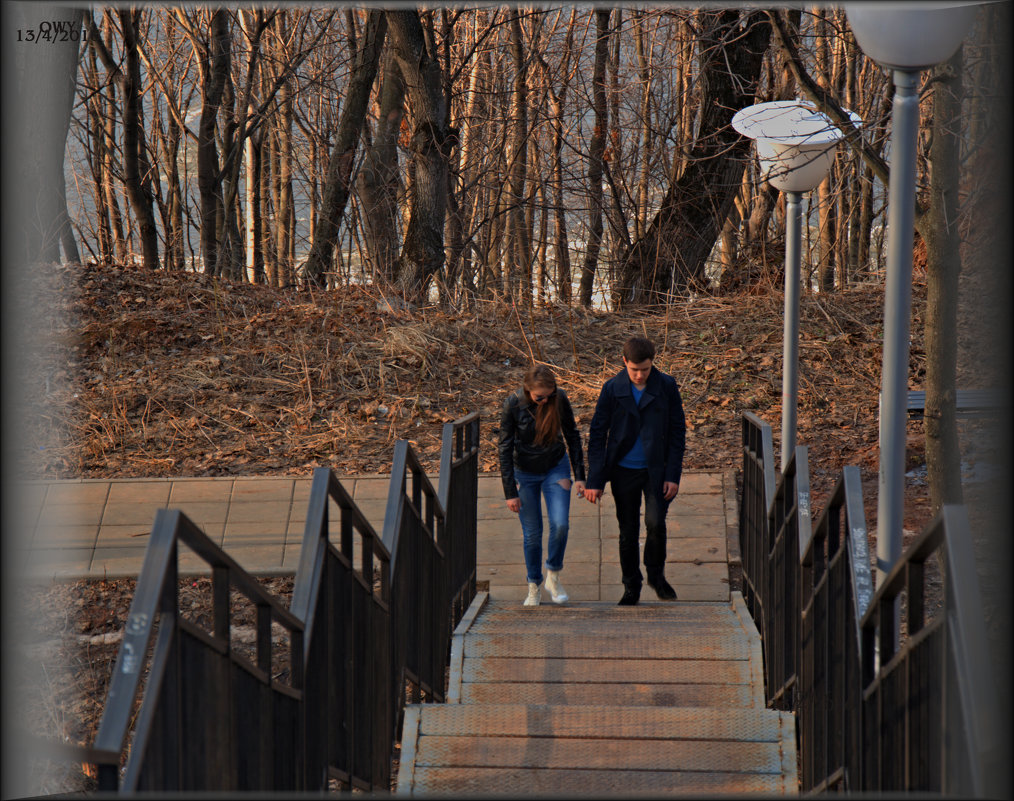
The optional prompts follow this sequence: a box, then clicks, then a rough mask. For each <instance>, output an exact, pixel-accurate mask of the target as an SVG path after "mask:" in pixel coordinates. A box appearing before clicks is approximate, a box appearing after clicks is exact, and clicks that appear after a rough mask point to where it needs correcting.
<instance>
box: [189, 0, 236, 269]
mask: <svg viewBox="0 0 1014 801" xmlns="http://www.w3.org/2000/svg"><path fill="white" fill-rule="evenodd" d="M208 38H209V41H208V47H207V49H206V50H205V52H204V53H203V54H202V56H203V58H202V61H203V64H202V67H203V70H202V71H203V80H202V85H201V94H202V104H201V119H200V122H199V123H198V128H197V187H198V190H199V191H200V196H201V255H202V257H203V258H204V272H205V273H207V274H208V275H218V274H219V263H218V262H219V253H218V251H219V247H218V220H219V217H220V214H221V205H222V196H221V182H220V179H219V175H218V145H217V144H216V142H215V128H216V125H217V122H218V111H219V108H220V106H221V103H222V94H223V92H224V90H225V81H226V78H227V77H228V75H229V62H230V60H231V53H230V46H229V15H228V12H227V11H226V10H225V9H224V8H219V9H215V10H214V11H212V13H211V26H210V36H209V37H208Z"/></svg>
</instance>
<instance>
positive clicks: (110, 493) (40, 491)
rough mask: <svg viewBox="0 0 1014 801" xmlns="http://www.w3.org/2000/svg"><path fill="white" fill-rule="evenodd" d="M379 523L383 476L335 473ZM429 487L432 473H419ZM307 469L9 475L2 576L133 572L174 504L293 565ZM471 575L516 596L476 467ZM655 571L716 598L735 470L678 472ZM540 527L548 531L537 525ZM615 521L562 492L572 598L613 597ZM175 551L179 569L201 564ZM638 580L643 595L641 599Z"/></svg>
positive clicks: (723, 586)
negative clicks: (9, 525)
mask: <svg viewBox="0 0 1014 801" xmlns="http://www.w3.org/2000/svg"><path fill="white" fill-rule="evenodd" d="M339 480H340V481H341V482H342V484H343V486H344V487H345V488H346V489H347V490H349V491H350V492H351V493H352V497H353V498H354V499H355V501H356V502H357V504H358V505H359V507H360V509H362V511H363V513H364V514H365V516H366V518H367V519H368V520H369V521H370V522H371V523H372V524H373V526H374V527H375V528H376V530H377V532H378V533H380V532H381V531H382V527H383V516H384V509H385V506H386V499H387V490H388V477H386V476H339ZM431 480H432V481H433V483H434V485H436V484H437V478H436V477H431ZM310 482H311V479H310V477H309V476H299V477H240V478H165V479H114V480H103V479H87V480H71V481H32V482H24V483H22V484H20V485H18V493H19V496H20V497H19V498H18V507H19V509H18V520H19V523H18V525H17V528H18V532H17V533H19V534H20V535H21V537H20V539H19V538H17V537H15V538H13V539H12V538H6V543H5V549H4V560H5V562H6V563H7V566H8V569H12V570H11V573H10V574H9V575H13V576H17V575H20V576H24V577H26V578H31V579H33V580H42V581H51V580H73V579H79V578H93V579H101V578H104V577H105V578H114V577H123V576H135V575H137V573H138V572H139V570H140V567H141V562H142V560H143V558H144V551H145V546H146V545H147V538H148V535H149V532H150V529H151V526H152V522H153V520H154V516H155V512H156V511H157V510H158V509H161V508H167V507H168V508H174V509H180V510H182V511H183V512H184V513H185V514H187V515H188V516H189V517H190V518H191V519H192V520H193V521H194V522H195V523H196V524H197V525H198V526H200V527H201V528H202V529H203V530H204V531H205V533H207V534H208V535H209V536H210V537H211V538H212V539H213V540H214V541H215V542H217V543H218V544H219V545H221V546H222V547H223V548H224V549H225V550H226V551H228V552H229V554H230V555H231V556H232V557H233V558H234V559H235V560H236V561H237V562H239V563H240V564H241V565H242V566H243V567H244V568H246V569H247V570H248V571H250V572H251V573H254V574H258V575H285V574H292V573H294V572H295V570H296V566H297V564H298V561H299V549H300V545H301V543H302V538H303V527H304V525H305V522H306V507H307V502H308V500H309V495H310ZM478 518H479V533H478V576H477V578H478V581H479V582H488V583H489V593H490V598H491V599H493V600H520V599H521V598H523V597H524V595H525V568H524V557H523V554H522V550H521V525H520V523H519V522H518V519H517V515H514V514H511V512H510V511H509V510H508V509H507V507H506V505H505V504H504V499H503V491H502V489H501V484H500V477H499V476H498V475H490V474H482V475H480V476H479V505H478ZM668 527H669V548H668V552H669V555H668V559H667V567H666V576H667V578H668V579H669V581H670V583H671V584H672V585H673V586H674V587H675V588H676V591H677V592H678V593H679V597H680V600H687V601H728V600H729V597H730V596H729V570H728V565H729V560H730V558H731V559H733V560H738V546H737V542H738V533H737V529H738V522H737V510H736V487H735V476H734V474H733V473H732V472H731V471H730V472H726V473H721V472H687V473H685V474H684V476H683V481H682V483H681V486H680V494H679V497H677V499H676V500H675V501H674V502H673V503H672V505H671V506H670V510H669V517H668ZM547 536H548V535H547ZM618 536H619V532H618V528H617V524H616V517H615V511H614V506H613V503H612V497H611V495H609V494H608V488H607V494H606V496H605V497H604V498H603V500H602V501H601V502H600V503H599V504H598V505H595V506H593V505H592V504H590V503H588V502H587V501H584V500H583V499H581V498H577V497H575V498H573V500H572V502H571V526H570V536H569V540H568V545H567V553H566V560H565V564H564V570H563V573H562V575H561V578H562V579H563V581H564V585H565V586H566V588H567V591H568V592H569V593H570V596H571V599H572V600H574V601H614V600H618V599H619V597H620V595H621V594H622V585H621V583H620V568H619V552H618V550H619V546H618ZM203 564H204V563H203V562H201V561H200V560H199V559H197V558H196V556H195V555H193V554H189V553H184V552H182V551H181V554H180V570H181V572H182V573H184V574H187V573H202V572H206V571H205V570H202V569H201V568H202V566H203ZM653 600H654V594H653V593H652V592H651V590H650V589H646V590H645V593H644V595H643V601H646V602H647V601H653Z"/></svg>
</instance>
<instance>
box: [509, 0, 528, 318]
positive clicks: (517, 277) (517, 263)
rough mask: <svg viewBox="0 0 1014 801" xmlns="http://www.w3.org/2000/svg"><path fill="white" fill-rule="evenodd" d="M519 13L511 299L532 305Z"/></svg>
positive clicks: (514, 44)
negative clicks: (526, 217) (525, 207)
mask: <svg viewBox="0 0 1014 801" xmlns="http://www.w3.org/2000/svg"><path fill="white" fill-rule="evenodd" d="M519 15H520V11H518V10H514V11H512V12H511V14H510V24H509V31H510V53H511V65H512V66H513V68H514V74H513V76H512V81H511V83H512V89H511V99H510V110H509V116H508V122H507V125H508V132H507V148H506V156H507V192H506V195H505V200H506V203H507V242H506V263H507V283H508V295H509V296H511V297H514V298H516V299H517V300H519V301H520V302H521V303H522V304H523V305H526V306H528V305H531V302H532V269H531V258H530V254H529V250H530V248H531V243H530V242H529V240H528V230H527V226H526V225H525V215H524V206H525V186H526V183H527V179H528V175H527V167H528V109H527V105H528V86H527V83H528V74H527V70H526V67H525V65H526V53H525V47H524V45H523V44H522V41H521V21H520V16H519Z"/></svg>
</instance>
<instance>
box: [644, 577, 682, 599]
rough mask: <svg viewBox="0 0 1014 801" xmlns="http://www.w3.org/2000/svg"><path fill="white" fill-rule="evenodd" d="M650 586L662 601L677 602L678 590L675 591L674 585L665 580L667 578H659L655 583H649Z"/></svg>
mask: <svg viewBox="0 0 1014 801" xmlns="http://www.w3.org/2000/svg"><path fill="white" fill-rule="evenodd" d="M648 586H649V587H651V588H652V589H653V590H654V591H655V595H657V596H658V599H659V600H660V601H675V600H676V590H674V589H673V588H672V585H671V584H670V583H669V582H668V581H666V580H665V576H659V577H658V578H657V579H655V580H654V581H649V582H648Z"/></svg>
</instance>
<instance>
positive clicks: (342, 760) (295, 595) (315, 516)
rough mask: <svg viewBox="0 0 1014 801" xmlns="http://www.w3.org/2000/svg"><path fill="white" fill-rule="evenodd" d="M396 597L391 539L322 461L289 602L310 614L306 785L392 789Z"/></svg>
mask: <svg viewBox="0 0 1014 801" xmlns="http://www.w3.org/2000/svg"><path fill="white" fill-rule="evenodd" d="M332 534H334V535H336V536H334V537H333V536H332ZM390 603H391V574H390V554H389V553H388V551H387V548H386V547H385V546H384V544H383V542H382V541H381V539H380V536H379V535H378V534H377V533H376V531H375V530H374V529H373V526H372V525H370V523H369V521H368V520H367V519H366V518H365V517H364V516H363V514H362V512H360V511H359V508H358V507H357V506H356V505H355V503H354V502H353V500H352V496H351V495H349V493H348V491H347V490H346V489H345V488H344V487H343V486H342V484H341V482H340V481H339V480H338V479H337V478H336V477H335V476H334V474H333V473H332V472H331V471H330V470H329V469H328V468H326V467H324V468H318V469H317V470H315V471H314V475H313V483H312V485H311V487H310V501H309V507H308V509H307V513H306V527H305V529H304V532H303V544H302V550H301V551H300V558H299V568H298V570H297V572H296V580H295V584H294V586H293V589H292V612H293V614H295V615H296V616H297V617H298V618H299V619H300V620H303V621H306V633H305V643H306V650H305V663H306V679H305V684H306V691H305V696H306V704H305V706H304V715H303V725H304V729H303V740H304V742H305V753H304V759H303V761H304V770H305V787H306V789H308V790H318V789H320V788H322V787H327V782H328V780H329V779H337V780H338V781H339V782H341V783H342V785H343V786H346V787H356V788H357V789H361V790H370V789H373V787H374V786H380V787H382V788H383V789H387V788H386V785H385V784H384V782H385V781H386V777H387V776H388V774H389V772H390V767H389V761H390V760H389V754H390V741H391V739H392V738H393V733H392V726H391V723H390V720H391V718H392V714H393V713H392V711H391V693H390V690H389V685H390V671H391V660H390V653H389V651H390V641H391V615H390ZM381 754H383V756H381ZM385 762H386V763H388V764H386V765H385Z"/></svg>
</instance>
